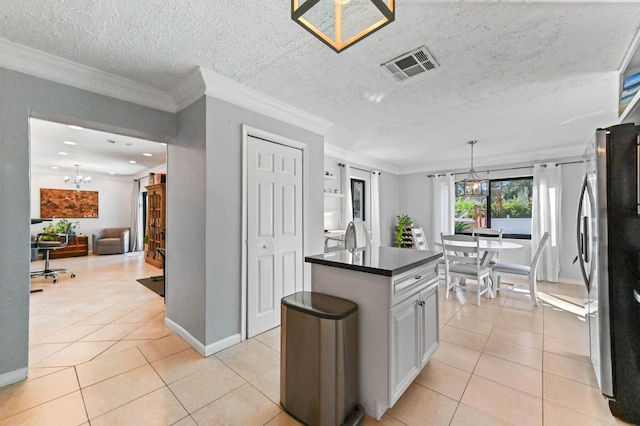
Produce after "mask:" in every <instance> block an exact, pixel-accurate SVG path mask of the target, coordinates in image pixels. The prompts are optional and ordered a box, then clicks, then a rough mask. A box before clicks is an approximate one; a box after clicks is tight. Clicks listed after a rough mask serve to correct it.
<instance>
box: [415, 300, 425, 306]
mask: <svg viewBox="0 0 640 426" xmlns="http://www.w3.org/2000/svg"><path fill="white" fill-rule="evenodd" d="M416 303H417V304H418V306H424V300H418V301H417V302H416Z"/></svg>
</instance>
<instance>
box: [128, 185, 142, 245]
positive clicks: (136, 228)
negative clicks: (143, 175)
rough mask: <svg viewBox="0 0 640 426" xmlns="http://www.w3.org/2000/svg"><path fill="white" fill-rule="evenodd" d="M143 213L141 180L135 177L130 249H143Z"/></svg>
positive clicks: (132, 197)
mask: <svg viewBox="0 0 640 426" xmlns="http://www.w3.org/2000/svg"><path fill="white" fill-rule="evenodd" d="M141 221H142V215H141V209H140V181H139V180H137V179H134V181H133V185H132V187H131V233H130V239H129V250H130V251H138V250H142V244H140V242H141V241H142V237H141V235H140V231H141V230H142V227H141V226H140V225H141V223H140V222H141Z"/></svg>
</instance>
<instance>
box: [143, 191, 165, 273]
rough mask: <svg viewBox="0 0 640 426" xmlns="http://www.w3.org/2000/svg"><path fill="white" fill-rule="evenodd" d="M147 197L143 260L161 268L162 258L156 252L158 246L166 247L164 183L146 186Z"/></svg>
mask: <svg viewBox="0 0 640 426" xmlns="http://www.w3.org/2000/svg"><path fill="white" fill-rule="evenodd" d="M146 188H147V191H148V194H147V195H148V197H147V206H148V207H147V228H146V236H147V244H146V245H145V250H144V260H145V262H147V263H149V264H151V265H153V266H155V267H157V268H162V264H163V258H162V255H161V254H160V253H159V252H158V249H159V248H162V249H164V248H166V245H165V212H166V197H165V184H164V183H157V184H155V185H149V186H147V187H146Z"/></svg>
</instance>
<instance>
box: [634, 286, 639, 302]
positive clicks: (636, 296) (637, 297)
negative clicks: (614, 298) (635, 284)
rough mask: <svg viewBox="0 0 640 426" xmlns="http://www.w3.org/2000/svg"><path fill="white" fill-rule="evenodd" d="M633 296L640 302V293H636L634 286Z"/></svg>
mask: <svg viewBox="0 0 640 426" xmlns="http://www.w3.org/2000/svg"><path fill="white" fill-rule="evenodd" d="M633 298H634V299H636V302H638V303H640V294H638V291H637V290H636V289H635V288H634V289H633Z"/></svg>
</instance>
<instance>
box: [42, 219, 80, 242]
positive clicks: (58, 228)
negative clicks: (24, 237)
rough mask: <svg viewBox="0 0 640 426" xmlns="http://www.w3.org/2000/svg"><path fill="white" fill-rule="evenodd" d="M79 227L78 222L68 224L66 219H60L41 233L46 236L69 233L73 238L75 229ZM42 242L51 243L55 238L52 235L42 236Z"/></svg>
mask: <svg viewBox="0 0 640 426" xmlns="http://www.w3.org/2000/svg"><path fill="white" fill-rule="evenodd" d="M79 225H80V222H69V221H68V220H67V219H60V220H59V221H58V222H56V223H51V224H49V225H47V226H45V227H44V228H42V229H43V231H44V232H45V233H46V234H65V233H67V230H68V231H69V236H75V235H76V232H75V229H76V228H77V227H78V226H79ZM40 239H41V240H42V241H53V240H54V239H55V237H53V236H52V235H43V236H42V237H41V238H40Z"/></svg>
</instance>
